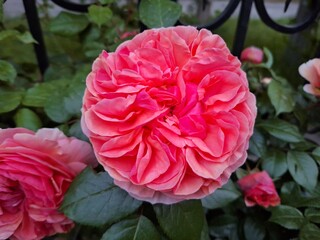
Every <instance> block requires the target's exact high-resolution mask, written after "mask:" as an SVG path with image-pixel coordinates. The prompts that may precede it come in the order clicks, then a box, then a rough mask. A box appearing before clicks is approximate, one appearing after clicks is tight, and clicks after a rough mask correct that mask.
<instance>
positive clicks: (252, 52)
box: [240, 46, 263, 64]
mask: <svg viewBox="0 0 320 240" xmlns="http://www.w3.org/2000/svg"><path fill="white" fill-rule="evenodd" d="M240 59H241V61H243V62H251V63H255V64H259V63H262V61H263V51H262V50H261V49H260V48H257V47H253V46H252V47H247V48H245V49H244V50H243V51H242V52H241V56H240Z"/></svg>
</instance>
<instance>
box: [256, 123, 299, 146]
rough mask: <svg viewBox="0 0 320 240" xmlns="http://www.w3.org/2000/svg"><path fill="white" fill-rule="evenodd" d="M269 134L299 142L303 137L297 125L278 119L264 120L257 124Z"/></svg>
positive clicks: (284, 139) (288, 140)
mask: <svg viewBox="0 0 320 240" xmlns="http://www.w3.org/2000/svg"><path fill="white" fill-rule="evenodd" d="M258 126H259V127H262V128H264V129H265V130H266V131H267V132H268V133H269V134H270V135H272V136H274V137H276V138H278V139H281V140H283V141H287V142H301V141H303V140H304V139H303V137H302V135H301V134H300V132H299V129H298V128H297V126H295V125H293V124H291V123H288V122H286V121H284V120H280V119H270V120H265V121H263V122H261V123H259V124H258Z"/></svg>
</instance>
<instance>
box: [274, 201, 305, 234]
mask: <svg viewBox="0 0 320 240" xmlns="http://www.w3.org/2000/svg"><path fill="white" fill-rule="evenodd" d="M269 221H270V222H274V223H277V224H279V225H281V226H282V227H285V228H287V229H300V227H301V226H302V224H303V223H304V217H303V215H302V213H301V212H300V211H299V210H298V209H296V208H294V207H289V206H285V205H279V206H277V207H274V208H272V209H271V218H270V219H269Z"/></svg>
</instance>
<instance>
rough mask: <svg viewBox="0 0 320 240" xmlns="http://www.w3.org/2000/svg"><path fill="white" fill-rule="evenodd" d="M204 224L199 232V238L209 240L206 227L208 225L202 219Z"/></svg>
mask: <svg viewBox="0 0 320 240" xmlns="http://www.w3.org/2000/svg"><path fill="white" fill-rule="evenodd" d="M203 221H204V223H203V228H202V231H201V237H200V240H210V235H209V227H208V223H207V220H206V219H205V217H204V220H203Z"/></svg>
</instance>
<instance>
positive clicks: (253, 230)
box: [244, 218, 266, 240]
mask: <svg viewBox="0 0 320 240" xmlns="http://www.w3.org/2000/svg"><path fill="white" fill-rule="evenodd" d="M244 235H245V237H246V240H263V239H264V237H265V235H266V229H265V227H264V225H263V224H262V223H261V222H259V221H257V220H256V219H252V218H247V219H246V220H245V222H244Z"/></svg>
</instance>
